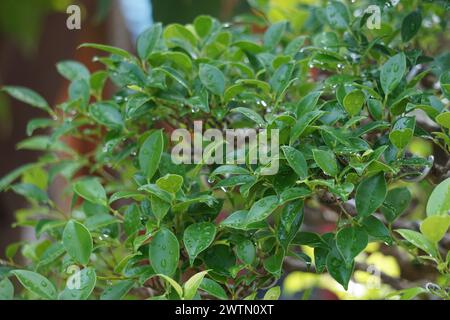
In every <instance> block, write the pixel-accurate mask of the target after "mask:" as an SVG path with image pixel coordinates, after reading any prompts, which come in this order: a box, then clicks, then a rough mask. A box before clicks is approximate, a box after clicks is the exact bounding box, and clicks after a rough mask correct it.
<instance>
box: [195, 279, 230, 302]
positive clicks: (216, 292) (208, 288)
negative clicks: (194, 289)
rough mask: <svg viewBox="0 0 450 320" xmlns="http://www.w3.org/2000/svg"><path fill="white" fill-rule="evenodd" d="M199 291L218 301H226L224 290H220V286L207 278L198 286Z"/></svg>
mask: <svg viewBox="0 0 450 320" xmlns="http://www.w3.org/2000/svg"><path fill="white" fill-rule="evenodd" d="M200 289H201V290H203V291H205V292H207V293H209V294H210V295H212V296H214V297H216V298H218V299H221V300H227V299H228V296H227V294H226V292H225V290H224V289H223V288H222V286H221V285H220V284H218V283H217V282H215V281H214V280H211V279H208V278H203V281H202V283H201V284H200Z"/></svg>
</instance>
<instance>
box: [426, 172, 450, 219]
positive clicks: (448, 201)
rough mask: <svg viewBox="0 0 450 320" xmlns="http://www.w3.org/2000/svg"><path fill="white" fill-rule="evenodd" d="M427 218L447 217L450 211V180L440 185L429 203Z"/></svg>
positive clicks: (435, 189)
mask: <svg viewBox="0 0 450 320" xmlns="http://www.w3.org/2000/svg"><path fill="white" fill-rule="evenodd" d="M426 210H427V216H436V215H447V214H448V213H449V211H450V178H447V179H445V180H444V181H442V182H441V183H439V184H438V185H437V186H436V188H434V190H433V192H431V195H430V198H429V199H428V202H427V209H426Z"/></svg>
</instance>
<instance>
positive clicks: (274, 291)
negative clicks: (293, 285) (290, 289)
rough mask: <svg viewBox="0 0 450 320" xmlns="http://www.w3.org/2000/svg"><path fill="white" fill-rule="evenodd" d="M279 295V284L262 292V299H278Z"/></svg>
mask: <svg viewBox="0 0 450 320" xmlns="http://www.w3.org/2000/svg"><path fill="white" fill-rule="evenodd" d="M280 295H281V288H280V286H276V287H272V288H270V289H269V290H267V292H266V293H265V294H264V298H263V300H278V299H279V298H280Z"/></svg>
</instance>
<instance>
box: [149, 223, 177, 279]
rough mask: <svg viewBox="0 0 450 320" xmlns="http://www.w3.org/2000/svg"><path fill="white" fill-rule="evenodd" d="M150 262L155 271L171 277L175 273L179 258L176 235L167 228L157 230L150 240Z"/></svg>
mask: <svg viewBox="0 0 450 320" xmlns="http://www.w3.org/2000/svg"><path fill="white" fill-rule="evenodd" d="M149 258H150V263H151V265H152V267H153V269H154V270H155V272H156V273H160V274H164V275H166V276H168V277H171V276H173V275H174V274H175V271H176V269H177V266H178V260H179V258H180V245H179V243H178V239H177V237H176V236H175V235H174V234H173V233H172V232H171V231H170V230H169V229H167V228H162V229H161V230H159V231H158V232H157V233H156V234H155V236H154V237H153V239H152V240H151V242H150V246H149Z"/></svg>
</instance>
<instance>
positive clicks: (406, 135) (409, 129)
mask: <svg viewBox="0 0 450 320" xmlns="http://www.w3.org/2000/svg"><path fill="white" fill-rule="evenodd" d="M415 126H416V117H402V118H398V119H397V121H395V123H394V126H393V127H392V131H391V132H390V133H389V140H390V141H391V142H392V144H393V145H394V146H396V147H397V148H398V149H403V148H405V147H406V146H407V145H408V143H409V142H410V141H411V139H412V137H413V134H414V128H415Z"/></svg>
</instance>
